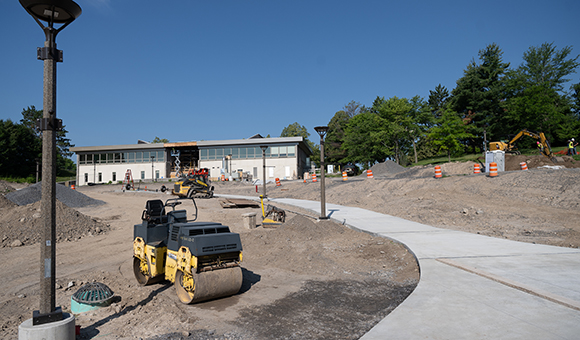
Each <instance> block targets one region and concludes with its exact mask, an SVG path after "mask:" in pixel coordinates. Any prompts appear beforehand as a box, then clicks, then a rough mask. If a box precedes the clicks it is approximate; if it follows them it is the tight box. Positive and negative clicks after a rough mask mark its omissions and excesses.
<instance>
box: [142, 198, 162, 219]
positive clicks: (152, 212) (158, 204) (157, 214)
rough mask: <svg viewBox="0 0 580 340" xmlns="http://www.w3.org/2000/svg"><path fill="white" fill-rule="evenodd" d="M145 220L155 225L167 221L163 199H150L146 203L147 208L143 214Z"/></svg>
mask: <svg viewBox="0 0 580 340" xmlns="http://www.w3.org/2000/svg"><path fill="white" fill-rule="evenodd" d="M141 219H142V220H143V221H147V222H149V223H151V224H153V225H155V224H162V223H167V215H166V214H165V204H163V201H162V200H149V201H147V203H146V204H145V210H143V214H142V215H141Z"/></svg>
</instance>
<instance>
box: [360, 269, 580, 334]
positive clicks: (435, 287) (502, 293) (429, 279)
mask: <svg viewBox="0 0 580 340" xmlns="http://www.w3.org/2000/svg"><path fill="white" fill-rule="evenodd" d="M421 262H422V263H421V280H420V282H419V285H418V286H417V288H416V289H415V291H414V292H413V293H412V294H411V295H410V296H409V297H408V298H407V299H406V300H405V301H404V302H403V303H402V304H401V305H399V306H398V307H397V308H396V309H395V310H394V311H393V312H392V313H391V314H389V315H388V316H387V317H386V318H385V319H383V320H382V321H381V322H379V323H378V324H377V325H376V326H375V327H373V328H372V329H371V330H370V331H369V332H368V333H367V334H365V335H364V336H363V337H362V338H361V339H363V340H374V339H577V338H578V332H579V331H580V326H579V325H580V324H579V322H580V312H577V311H573V310H571V309H570V308H567V307H564V306H561V305H559V304H555V303H552V302H550V301H547V300H545V299H542V298H539V297H537V296H533V295H530V294H527V293H524V292H522V291H519V290H516V289H512V288H510V287H508V286H505V285H503V284H500V283H497V282H495V281H492V280H488V279H486V278H483V277H480V276H478V275H475V274H472V273H468V272H466V271H463V270H460V269H457V268H454V267H451V266H448V265H446V264H443V263H440V262H438V261H436V260H423V261H421Z"/></svg>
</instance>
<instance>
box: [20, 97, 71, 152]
mask: <svg viewBox="0 0 580 340" xmlns="http://www.w3.org/2000/svg"><path fill="white" fill-rule="evenodd" d="M40 118H42V110H37V109H36V107H34V105H31V106H29V107H28V108H26V109H22V119H21V120H20V123H21V124H22V125H24V126H26V127H27V128H28V129H29V130H30V131H31V132H32V133H33V134H34V135H35V136H36V137H38V138H42V131H40V130H38V129H37V128H36V121H37V120H38V119H40ZM67 133H68V131H67V130H66V125H64V124H63V126H62V130H61V131H57V132H56V148H57V155H60V156H62V157H70V156H72V155H73V153H72V152H71V151H70V148H71V147H73V146H74V144H71V140H70V139H69V138H67V137H66V134H67Z"/></svg>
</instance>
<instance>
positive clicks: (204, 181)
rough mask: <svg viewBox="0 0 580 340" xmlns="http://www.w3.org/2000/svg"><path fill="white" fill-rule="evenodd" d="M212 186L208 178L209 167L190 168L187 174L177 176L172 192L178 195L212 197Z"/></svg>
mask: <svg viewBox="0 0 580 340" xmlns="http://www.w3.org/2000/svg"><path fill="white" fill-rule="evenodd" d="M213 191H214V187H213V185H211V181H210V180H209V169H207V168H203V169H199V170H192V171H191V172H190V173H189V174H188V175H187V176H185V177H182V178H179V179H178V180H177V182H175V185H174V186H173V191H172V193H173V194H174V195H177V196H179V197H187V198H192V197H196V196H198V195H199V196H198V197H203V198H212V197H213Z"/></svg>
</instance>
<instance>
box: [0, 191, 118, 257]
mask: <svg viewBox="0 0 580 340" xmlns="http://www.w3.org/2000/svg"><path fill="white" fill-rule="evenodd" d="M2 198H3V199H4V201H0V237H1V239H0V247H2V248H3V247H19V246H22V245H29V244H34V243H38V242H40V240H41V237H42V231H43V230H44V220H43V219H42V218H41V203H40V202H36V203H33V204H29V205H25V206H17V205H15V204H13V203H12V202H10V201H8V200H7V199H6V198H4V197H2ZM109 229H110V226H109V225H108V224H105V223H102V222H100V221H98V220H97V219H95V218H91V217H88V216H86V215H83V214H81V213H79V212H78V211H76V210H74V209H72V208H69V207H67V206H66V205H64V204H63V203H61V202H60V201H58V200H57V201H56V240H57V241H58V242H61V241H76V240H78V239H80V238H82V237H85V236H94V235H99V234H102V233H106V232H107V231H109Z"/></svg>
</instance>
